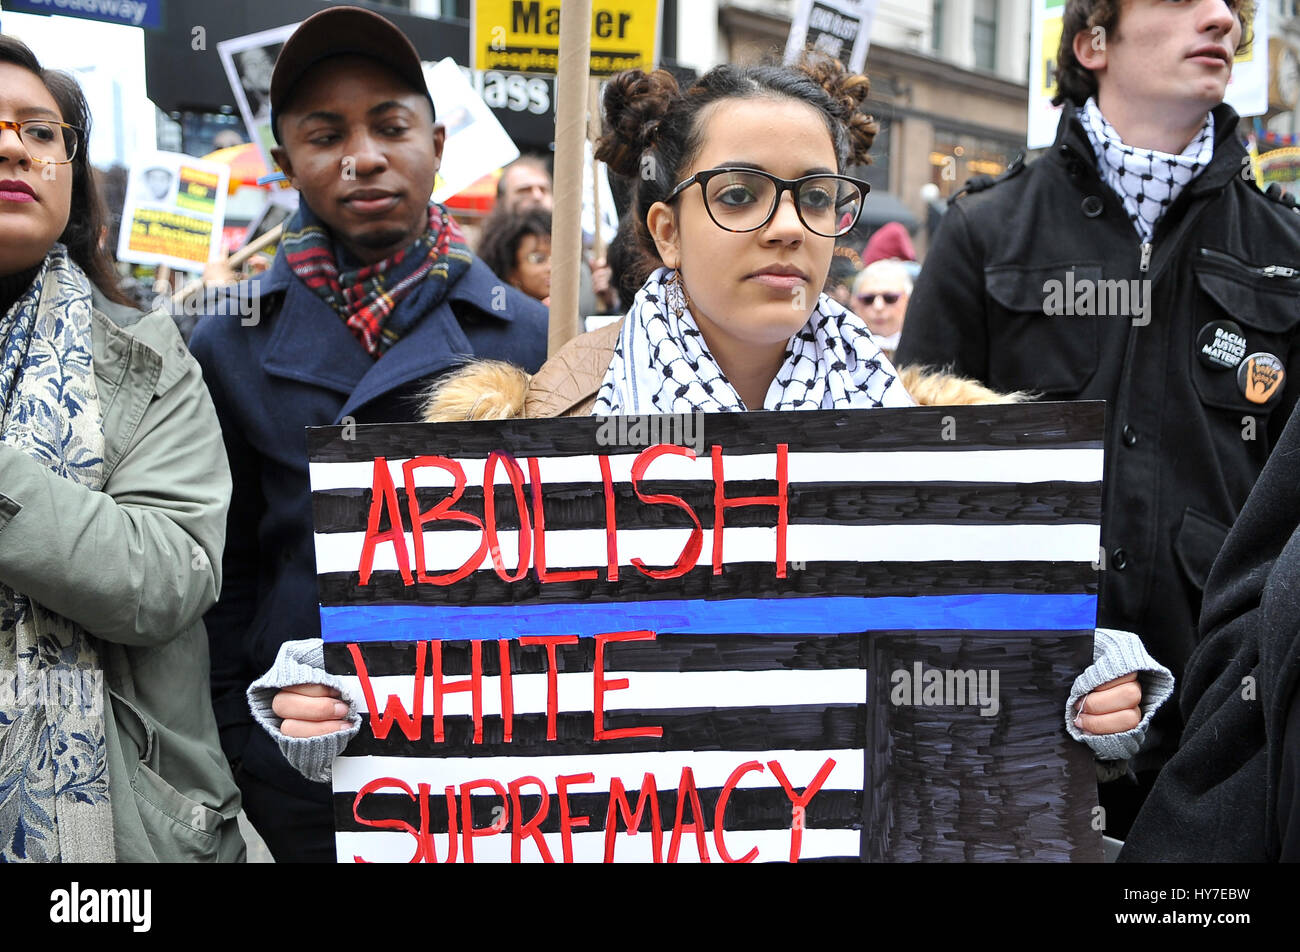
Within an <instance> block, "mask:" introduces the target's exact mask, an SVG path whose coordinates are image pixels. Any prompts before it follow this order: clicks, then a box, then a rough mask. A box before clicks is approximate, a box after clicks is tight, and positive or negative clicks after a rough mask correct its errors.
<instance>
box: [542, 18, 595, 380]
mask: <svg viewBox="0 0 1300 952" xmlns="http://www.w3.org/2000/svg"><path fill="white" fill-rule="evenodd" d="M590 67H591V0H565V3H564V4H563V5H562V6H561V7H560V57H559V69H558V71H557V73H556V79H555V82H556V95H557V98H558V102H557V103H556V110H555V113H556V115H555V209H554V212H553V213H552V218H551V323H550V333H549V335H548V339H547V352H548V353H549V354H554V353H555V352H556V351H557V350H559V349H560V348H561V347H563V346H564V344H565V343H567V342H568V341H569V340H570V339H571V338H573V337H575V336H577V334H578V333H579V332H580V329H581V326H580V323H579V322H580V316H579V314H578V275H579V272H578V269H579V268H581V267H582V165H583V161H582V160H583V143H584V142H585V141H586V135H587V75H588V73H589V71H590Z"/></svg>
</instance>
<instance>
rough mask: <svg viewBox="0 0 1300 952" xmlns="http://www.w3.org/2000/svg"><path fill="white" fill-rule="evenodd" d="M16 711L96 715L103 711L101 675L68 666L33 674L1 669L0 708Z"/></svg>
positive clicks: (22, 669)
mask: <svg viewBox="0 0 1300 952" xmlns="http://www.w3.org/2000/svg"><path fill="white" fill-rule="evenodd" d="M17 707H54V708H60V709H62V710H65V711H77V710H80V711H81V712H82V713H84V714H99V713H100V711H102V710H103V707H104V672H103V671H99V670H91V669H89V668H72V667H68V666H67V665H58V666H57V667H54V668H41V669H39V670H36V671H31V670H29V669H28V668H25V667H24V668H19V669H18V670H16V671H13V670H6V669H3V668H0V708H9V709H13V708H17Z"/></svg>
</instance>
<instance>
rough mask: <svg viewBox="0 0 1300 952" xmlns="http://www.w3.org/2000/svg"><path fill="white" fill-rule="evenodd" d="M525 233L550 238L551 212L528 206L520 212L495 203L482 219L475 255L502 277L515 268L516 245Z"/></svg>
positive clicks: (507, 278) (517, 249)
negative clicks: (481, 229) (491, 210)
mask: <svg viewBox="0 0 1300 952" xmlns="http://www.w3.org/2000/svg"><path fill="white" fill-rule="evenodd" d="M529 235H534V236H536V237H537V238H539V239H541V238H545V239H546V240H547V241H550V240H551V213H550V212H548V211H544V210H543V209H540V208H533V207H529V208H526V209H524V210H523V211H520V212H512V211H507V210H506V209H505V208H504V207H498V209H497V210H496V211H494V212H493V213H492V214H491V215H489V216H488V217H487V220H486V221H485V222H483V237H482V238H481V239H479V246H478V256H479V258H481V259H482V261H483V263H484V264H486V265H487V266H488V267H489V268H491V269H492V273H493V274H495V275H496V276H497V277H498V278H500V279H501V280H503V281H508V280H509V275H510V272H511V271H513V270H515V266H516V263H517V256H518V254H519V246H520V245H521V244H523V242H524V239H525V238H527V237H528V236H529Z"/></svg>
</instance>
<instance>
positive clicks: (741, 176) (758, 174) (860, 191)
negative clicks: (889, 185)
mask: <svg viewBox="0 0 1300 952" xmlns="http://www.w3.org/2000/svg"><path fill="white" fill-rule="evenodd" d="M692 185H699V186H700V191H701V192H702V193H703V194H704V210H705V211H707V212H708V213H709V217H710V218H712V219H713V223H714V224H715V225H717V226H718V227H719V228H721V229H722V230H723V231H734V232H746V231H757V230H758V229H760V228H763V227H765V226H766V225H767V223H768V222H770V221H771V220H772V217H773V216H774V215H775V214H776V208H777V205H779V204H780V202H781V195H782V194H783V193H784V192H787V191H788V192H790V194H792V195H793V196H794V208H795V212H796V213H797V214H798V215H799V220H800V221H801V222H803V226H804V227H805V228H807V229H808V230H809V231H811V232H812V233H813V234H815V235H821V236H822V237H823V238H838V237H839V236H840V235H844V234H847V233H848V232H849V231H851V230H852V228H853V226H854V225H856V224H857V223H858V216H859V215H861V214H862V200H863V198H865V197H866V194H867V193H868V192H869V191H871V186H870V185H868V184H867V183H866V182H863V181H862V180H860V179H855V178H849V177H848V176H847V175H805V176H803V177H802V178H797V179H783V178H778V177H777V176H775V175H772V174H771V173H770V172H764V171H762V170H760V169H735V168H721V169H705V170H704V171H703V172H696V173H695V174H694V175H692V176H691V177H690V178H688V179H687V180H686V181H685V182H682V183H681V184H680V185H678V186H677V187H676V188H675V189H673V190H672V192H671V194H669V196H668V198H667V199H666V201H669V202H671V201H672V200H673V199H674V198H676V197H677V196H678V195H680V194H681V193H682V192H684V191H685V190H686V189H687V188H689V187H690V186H692Z"/></svg>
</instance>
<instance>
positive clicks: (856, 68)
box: [785, 0, 877, 73]
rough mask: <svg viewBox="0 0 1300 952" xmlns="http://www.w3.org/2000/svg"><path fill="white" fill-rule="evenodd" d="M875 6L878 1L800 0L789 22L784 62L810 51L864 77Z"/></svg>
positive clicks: (791, 61) (792, 60) (789, 61)
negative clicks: (822, 54) (823, 55)
mask: <svg viewBox="0 0 1300 952" xmlns="http://www.w3.org/2000/svg"><path fill="white" fill-rule="evenodd" d="M876 5H877V0H800V2H799V3H798V4H797V5H796V7H795V12H794V16H793V17H792V18H791V20H790V35H789V37H788V38H787V39H786V44H785V61H786V62H787V63H793V62H795V61H796V60H798V59H799V57H800V55H801V54H802V53H803V51H804V49H805V48H807V47H811V48H812V49H814V50H817V51H819V52H822V53H825V54H827V55H828V56H832V57H834V58H835V59H837V60H839V61H840V62H841V63H843V64H844V65H845V66H847V67H848V68H849V69H850V70H852V71H853V72H855V73H861V72H862V71H863V70H864V69H865V68H866V65H867V48H868V47H869V46H870V44H871V23H872V21H873V20H874V19H875V18H876Z"/></svg>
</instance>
